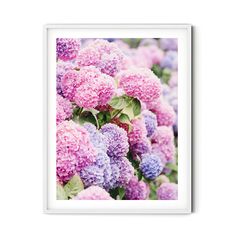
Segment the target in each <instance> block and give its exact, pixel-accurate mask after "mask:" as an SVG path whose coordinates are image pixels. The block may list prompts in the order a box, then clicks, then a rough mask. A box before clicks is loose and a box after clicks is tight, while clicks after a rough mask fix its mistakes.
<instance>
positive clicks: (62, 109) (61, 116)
mask: <svg viewBox="0 0 236 236" xmlns="http://www.w3.org/2000/svg"><path fill="white" fill-rule="evenodd" d="M56 108H57V114H56V123H57V124H59V123H60V122H62V121H64V120H65V119H68V118H70V117H71V115H72V105H71V103H70V101H68V100H67V99H65V98H63V97H62V96H60V95H59V94H57V105H56Z"/></svg>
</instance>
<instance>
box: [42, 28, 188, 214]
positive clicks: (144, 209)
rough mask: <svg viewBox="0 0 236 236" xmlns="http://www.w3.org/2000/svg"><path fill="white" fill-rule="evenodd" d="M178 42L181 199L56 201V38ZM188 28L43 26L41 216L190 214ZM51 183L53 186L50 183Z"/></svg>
mask: <svg viewBox="0 0 236 236" xmlns="http://www.w3.org/2000/svg"><path fill="white" fill-rule="evenodd" d="M57 37H71V38H73V37H74V38H108V37H114V38H115V37H119V38H132V37H139V38H163V37H170V38H178V59H179V72H178V73H179V78H180V79H179V85H178V93H179V130H180V131H179V132H180V135H179V137H178V139H179V141H178V142H179V150H178V152H179V155H181V160H179V175H180V176H179V198H178V200H174V201H153V200H148V201H144V200H141V201H86V200H84V201H59V200H56V194H55V191H56V181H55V178H56V177H55V171H54V170H55V160H56V159H55V154H56V153H55V126H56V124H55V122H54V121H55V103H56V99H55V93H56V92H55V79H52V78H55V73H56V72H55V68H56V67H55V65H56V64H55V63H56V60H55V58H56V54H55V52H56V51H55V50H56V49H55V39H56V38H57ZM191 43H192V27H191V25H188V24H49V25H45V26H44V78H43V81H44V96H43V97H44V157H43V162H44V163H43V176H44V179H43V185H44V186H43V188H44V203H43V209H44V212H45V213H53V214H55V213H60V214H64V213H67V214H68V213H69V214H90V213H91V214H188V213H191V211H192V186H191V185H192V174H191V173H192V172H191V163H192V160H191V159H192V151H191V147H192V138H191V137H192V134H191V132H192V129H191V127H192V124H191V120H192V118H191V111H192V107H191V105H192V95H191V83H192V81H191V80H192V72H191V64H192V63H191V61H192V55H191ZM53 181H54V183H55V184H53Z"/></svg>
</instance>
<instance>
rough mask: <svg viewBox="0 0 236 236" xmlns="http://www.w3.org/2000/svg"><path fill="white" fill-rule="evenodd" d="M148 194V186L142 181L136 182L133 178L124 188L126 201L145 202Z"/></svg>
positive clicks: (135, 178)
mask: <svg viewBox="0 0 236 236" xmlns="http://www.w3.org/2000/svg"><path fill="white" fill-rule="evenodd" d="M149 193H150V189H149V186H148V185H147V184H146V183H145V182H144V181H138V178H137V177H133V178H132V179H131V180H130V181H129V183H128V184H127V186H126V187H125V198H126V199H127V200H146V199H147V198H148V195H149Z"/></svg>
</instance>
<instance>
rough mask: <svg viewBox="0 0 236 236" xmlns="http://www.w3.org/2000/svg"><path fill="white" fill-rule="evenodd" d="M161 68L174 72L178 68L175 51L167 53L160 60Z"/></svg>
mask: <svg viewBox="0 0 236 236" xmlns="http://www.w3.org/2000/svg"><path fill="white" fill-rule="evenodd" d="M160 66H161V68H169V69H171V70H176V69H177V68H178V53H177V52H176V51H168V52H167V53H166V55H165V57H164V58H163V59H162V61H161V64H160Z"/></svg>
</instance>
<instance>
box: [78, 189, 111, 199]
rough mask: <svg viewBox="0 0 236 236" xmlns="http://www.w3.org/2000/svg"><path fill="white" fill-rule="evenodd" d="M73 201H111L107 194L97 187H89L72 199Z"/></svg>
mask: <svg viewBox="0 0 236 236" xmlns="http://www.w3.org/2000/svg"><path fill="white" fill-rule="evenodd" d="M74 200H113V198H111V196H110V195H109V193H108V192H106V191H105V190H104V189H102V188H100V187H98V186H91V187H89V188H87V189H85V190H83V191H81V192H80V193H78V195H77V196H75V197H74Z"/></svg>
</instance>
